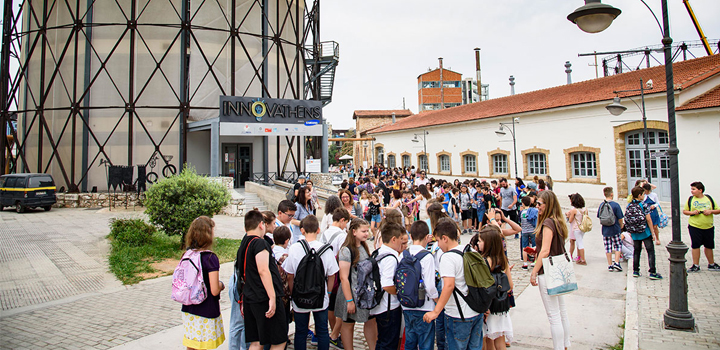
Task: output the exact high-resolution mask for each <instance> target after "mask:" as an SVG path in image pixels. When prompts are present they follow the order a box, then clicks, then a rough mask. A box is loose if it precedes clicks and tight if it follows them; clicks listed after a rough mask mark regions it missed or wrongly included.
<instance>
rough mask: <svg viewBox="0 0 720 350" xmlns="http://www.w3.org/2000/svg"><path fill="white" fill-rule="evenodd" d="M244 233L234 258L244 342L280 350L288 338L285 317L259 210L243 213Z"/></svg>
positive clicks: (277, 273) (280, 286)
mask: <svg viewBox="0 0 720 350" xmlns="http://www.w3.org/2000/svg"><path fill="white" fill-rule="evenodd" d="M245 232H247V235H246V236H245V238H244V239H243V240H242V242H241V243H240V248H238V254H237V260H236V261H235V271H236V274H237V277H238V280H239V281H244V282H245V283H244V287H243V289H242V305H243V313H244V314H245V341H247V342H248V343H250V346H251V347H252V348H254V349H258V348H260V346H264V345H270V350H282V349H284V348H285V343H286V342H287V338H288V337H287V334H288V323H287V316H286V314H285V309H284V308H282V307H280V305H282V297H283V295H284V292H283V284H282V280H281V279H280V272H279V270H278V267H277V264H276V263H275V261H273V260H274V259H272V258H271V257H272V255H271V254H272V250H271V248H270V244H268V242H267V241H265V240H264V239H262V237H263V236H264V234H265V222H264V221H263V215H262V214H261V213H260V212H259V211H257V210H251V211H249V212H247V213H246V214H245ZM286 262H287V260H286ZM238 284H239V282H238Z"/></svg>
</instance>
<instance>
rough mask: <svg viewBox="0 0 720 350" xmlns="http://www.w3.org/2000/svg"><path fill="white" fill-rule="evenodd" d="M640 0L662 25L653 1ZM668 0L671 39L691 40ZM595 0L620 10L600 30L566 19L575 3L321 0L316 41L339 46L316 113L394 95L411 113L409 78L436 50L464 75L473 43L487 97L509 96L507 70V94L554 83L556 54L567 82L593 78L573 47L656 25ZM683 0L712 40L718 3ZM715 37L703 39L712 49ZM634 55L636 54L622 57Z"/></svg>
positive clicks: (430, 62) (628, 36) (413, 85)
mask: <svg viewBox="0 0 720 350" xmlns="http://www.w3.org/2000/svg"><path fill="white" fill-rule="evenodd" d="M647 2H648V3H649V5H650V6H651V7H652V8H653V11H655V13H656V15H657V16H658V19H659V20H660V21H661V23H662V17H661V8H660V2H659V1H656V0H650V1H647ZM668 2H669V6H670V25H671V36H672V38H673V39H674V41H675V42H676V43H677V42H682V41H684V40H686V41H694V40H698V39H699V37H698V35H697V33H696V31H695V28H694V27H693V24H692V22H691V20H690V16H689V15H688V13H687V11H686V10H685V7H684V6H683V4H682V2H681V1H679V0H678V1H672V0H670V1H668ZM603 3H607V4H610V5H612V6H615V7H618V8H620V9H621V10H622V11H623V13H622V14H621V15H620V16H619V17H618V18H617V19H616V20H615V22H614V23H613V24H612V25H611V26H610V28H608V29H607V30H605V31H604V32H602V33H598V34H587V33H584V32H582V31H580V30H579V29H578V28H577V27H576V26H575V25H574V24H572V23H571V22H570V21H568V20H567V19H566V17H567V15H568V14H569V13H571V12H572V11H573V10H574V9H575V8H577V7H580V6H582V5H583V4H584V1H583V0H563V1H557V0H503V1H490V0H445V1H437V0H415V1H411V0H361V1H349V0H332V1H328V0H325V1H323V2H322V3H321V6H322V8H321V11H320V14H321V25H320V28H321V30H322V33H321V39H322V40H334V41H337V42H338V43H339V44H340V65H339V66H338V68H337V74H336V78H335V79H336V81H335V90H334V93H333V102H332V103H331V104H329V105H328V106H327V107H325V108H324V115H325V117H326V118H327V119H328V120H329V121H330V122H331V123H332V124H333V126H334V127H335V128H346V127H351V126H352V125H353V121H352V113H353V111H354V110H356V109H397V108H402V99H403V97H404V98H405V103H406V107H407V108H409V109H411V110H412V111H413V112H417V109H418V108H417V103H418V100H417V76H418V75H419V74H422V73H424V72H426V71H427V69H428V68H431V69H434V68H437V66H438V61H437V59H438V57H443V58H444V66H445V67H446V68H448V69H452V70H454V71H456V72H459V73H462V74H463V76H464V77H469V76H472V77H474V76H475V59H474V51H473V48H475V47H480V48H481V49H482V51H481V59H482V61H481V65H482V80H483V83H489V84H490V97H491V98H497V97H502V96H506V95H508V94H509V93H510V87H509V85H508V77H509V76H510V75H514V76H515V78H516V85H515V91H516V93H522V92H527V91H533V90H538V89H543V88H547V87H551V86H557V85H561V84H564V83H565V81H566V75H565V72H564V71H565V67H564V66H563V65H564V64H565V61H570V62H571V63H572V64H573V67H572V69H573V73H572V78H573V81H582V80H587V79H593V78H595V68H594V67H591V66H588V65H589V64H592V63H593V58H592V57H578V56H577V55H578V54H579V53H588V52H592V51H616V50H626V49H632V48H637V47H643V46H646V45H656V44H660V41H661V39H662V35H661V32H660V29H659V28H658V26H657V24H656V23H655V20H654V18H653V17H652V15H651V14H650V12H649V11H648V10H647V8H645V6H644V5H643V4H642V3H641V2H640V0H625V1H620V0H603ZM690 3H691V5H692V6H693V9H694V10H695V14H696V15H697V17H698V20H699V22H700V24H701V26H702V28H703V30H704V32H705V35H706V36H708V39H711V40H712V39H718V38H720V21H717V14H719V13H720V1H717V0H691V1H690ZM717 44H718V43H717V41H715V42H714V43H713V42H711V43H710V45H711V47H713V49H714V50H717ZM694 52H695V53H696V54H704V52H703V51H702V50H694ZM656 57H657V58H658V59H659V60H661V61H662V54H656ZM598 62H599V61H598ZM640 62H641V58H640V57H639V56H638V57H637V58H632V59H630V61H629V64H630V65H631V66H637V65H638V64H640ZM642 67H644V66H642ZM599 74H600V76H602V68H600V73H599Z"/></svg>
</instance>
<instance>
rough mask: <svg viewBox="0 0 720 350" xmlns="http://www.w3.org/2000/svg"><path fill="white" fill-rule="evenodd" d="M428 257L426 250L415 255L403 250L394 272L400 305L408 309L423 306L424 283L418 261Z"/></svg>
mask: <svg viewBox="0 0 720 350" xmlns="http://www.w3.org/2000/svg"><path fill="white" fill-rule="evenodd" d="M428 255H430V252H428V251H427V250H421V251H420V252H418V253H417V254H416V255H414V256H413V255H412V254H410V251H408V250H405V251H404V252H403V257H402V259H400V262H398V266H397V269H396V270H395V279H394V280H395V289H396V290H397V298H398V300H399V301H400V305H402V306H403V307H409V308H418V307H420V306H422V305H423V304H425V295H426V294H425V281H423V274H422V266H421V264H420V260H422V259H423V258H424V257H426V256H428Z"/></svg>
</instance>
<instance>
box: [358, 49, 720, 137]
mask: <svg viewBox="0 0 720 350" xmlns="http://www.w3.org/2000/svg"><path fill="white" fill-rule="evenodd" d="M716 74H720V55H713V56H706V57H701V58H696V59H692V60H687V61H682V62H677V63H675V64H673V76H674V78H675V89H676V90H682V89H684V88H687V87H689V86H692V85H694V84H696V83H698V82H701V81H703V80H705V79H707V78H709V77H711V76H714V75H716ZM640 79H642V80H643V81H648V80H649V79H652V80H653V83H654V84H653V85H654V88H653V90H652V93H660V92H664V91H665V66H657V67H651V68H646V69H641V70H637V71H632V72H628V73H623V74H616V75H611V76H609V77H603V78H599V79H592V80H586V81H582V82H578V83H574V84H569V85H561V86H556V87H552V88H548V89H543V90H537V91H531V92H527V93H523V94H518V95H512V96H506V97H501V98H496V99H490V100H487V101H482V102H476V103H472V104H467V105H462V106H458V107H453V108H448V109H441V110H437V111H430V112H424V113H420V114H416V115H413V116H410V117H407V118H403V119H402V120H398V122H397V123H395V124H389V125H386V126H385V127H383V128H381V129H379V130H374V131H373V132H372V133H373V134H375V133H382V132H388V131H397V130H405V129H413V128H421V127H426V126H434V125H443V124H450V123H459V122H465V121H470V120H477V119H484V118H492V117H498V116H503V115H512V114H517V113H523V112H531V111H539V110H545V109H551V108H559V107H567V106H573V105H580V104H585V103H592V102H598V101H609V100H612V98H613V97H615V94H614V93H613V91H617V90H632V89H639V85H640ZM645 93H646V94H647V93H648V91H646V92H645ZM639 94H640V92H636V93H633V92H630V93H623V94H621V96H622V97H626V96H636V95H639Z"/></svg>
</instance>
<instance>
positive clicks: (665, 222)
mask: <svg viewBox="0 0 720 350" xmlns="http://www.w3.org/2000/svg"><path fill="white" fill-rule="evenodd" d="M658 209H660V222H658V227H659V228H666V227H667V225H668V222H669V221H670V218H669V217H668V216H667V214H665V213H663V210H662V207H661V206H660V205H658Z"/></svg>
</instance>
